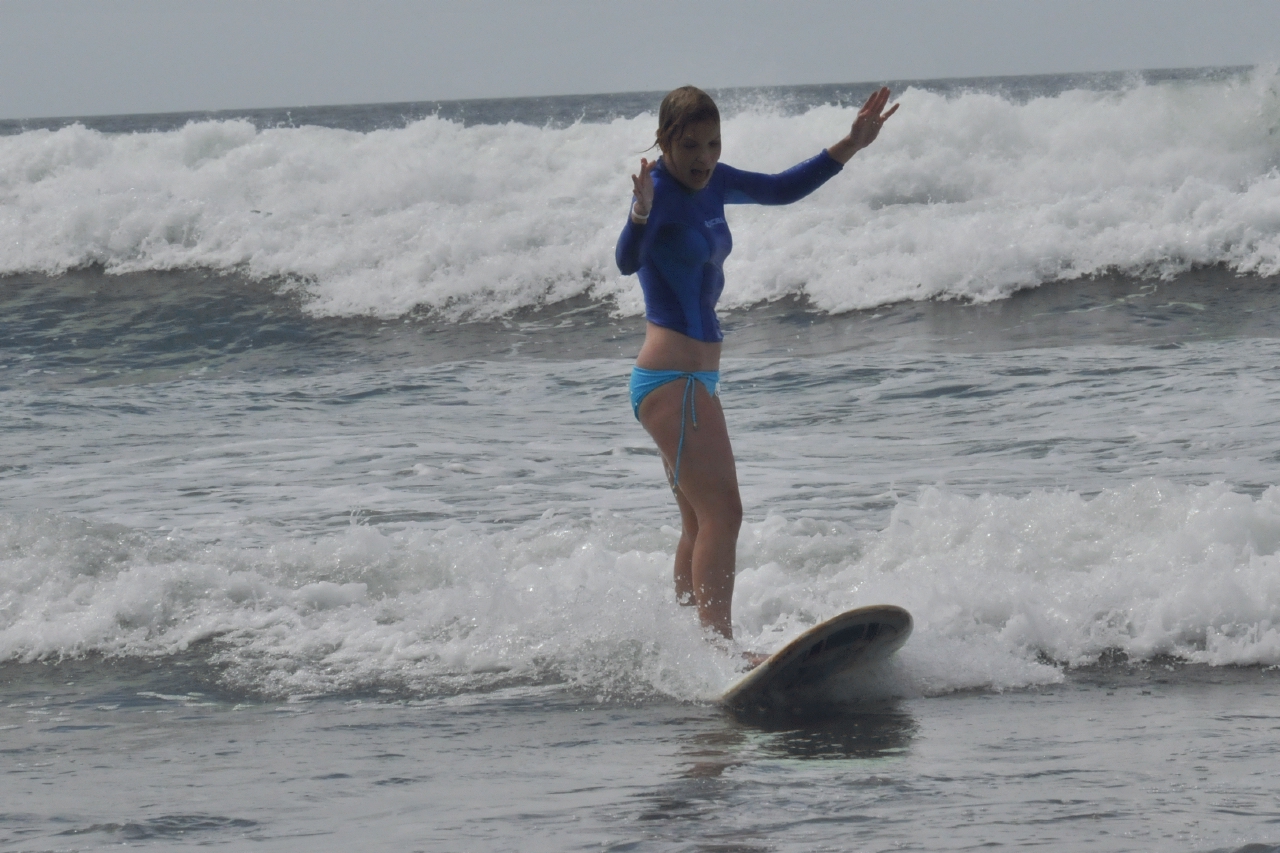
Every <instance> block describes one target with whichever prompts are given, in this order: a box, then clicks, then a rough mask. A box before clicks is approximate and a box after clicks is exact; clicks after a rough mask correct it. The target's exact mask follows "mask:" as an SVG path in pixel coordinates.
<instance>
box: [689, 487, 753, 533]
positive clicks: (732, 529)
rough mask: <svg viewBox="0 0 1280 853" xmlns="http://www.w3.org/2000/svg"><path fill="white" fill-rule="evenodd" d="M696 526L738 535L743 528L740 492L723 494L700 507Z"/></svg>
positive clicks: (704, 502)
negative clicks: (739, 529)
mask: <svg viewBox="0 0 1280 853" xmlns="http://www.w3.org/2000/svg"><path fill="white" fill-rule="evenodd" d="M695 524H696V525H698V526H702V527H710V528H715V529H716V530H718V531H724V532H726V533H733V534H734V535H735V536H736V535H737V532H738V528H740V527H741V526H742V498H741V497H740V496H739V495H738V490H737V489H733V490H732V491H726V492H722V493H721V494H718V495H716V496H715V497H714V498H712V499H711V500H707V501H703V502H702V505H701V506H699V507H698V512H697V521H696V522H695Z"/></svg>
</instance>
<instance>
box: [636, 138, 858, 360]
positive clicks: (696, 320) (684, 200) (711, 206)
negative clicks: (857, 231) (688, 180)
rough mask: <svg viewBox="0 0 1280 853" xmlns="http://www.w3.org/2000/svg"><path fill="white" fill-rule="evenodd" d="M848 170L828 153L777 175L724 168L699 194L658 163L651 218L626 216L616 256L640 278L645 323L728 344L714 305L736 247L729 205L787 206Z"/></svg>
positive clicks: (701, 339) (724, 166) (720, 169)
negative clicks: (728, 219) (641, 220)
mask: <svg viewBox="0 0 1280 853" xmlns="http://www.w3.org/2000/svg"><path fill="white" fill-rule="evenodd" d="M843 168H844V165H843V164H841V163H840V162H839V161H838V160H836V159H834V158H833V157H832V156H831V155H830V154H828V153H827V152H826V151H823V152H822V153H821V154H819V155H818V156H816V157H812V158H810V159H808V160H805V161H804V162H803V163H800V164H799V165H797V166H792V167H791V168H790V169H788V170H786V171H785V172H780V173H778V174H776V175H762V174H760V173H759V172H744V171H742V170H741V169H735V168H733V167H732V166H726V165H724V164H723V163H721V164H719V165H717V166H716V167H715V171H713V172H712V173H711V181H710V182H709V183H708V184H707V185H706V186H705V187H703V188H702V189H700V190H696V191H694V190H690V189H688V188H686V187H685V186H684V185H683V184H681V183H680V182H679V181H677V180H676V179H675V178H673V177H671V173H670V172H668V171H667V169H666V166H665V165H663V162H662V160H661V159H659V160H658V163H657V165H656V166H654V168H653V172H652V175H653V207H652V209H651V210H650V211H649V221H648V222H647V223H645V224H644V225H637V224H636V223H634V222H632V221H631V216H630V214H629V213H628V215H627V224H626V227H624V228H623V229H622V235H621V236H620V237H619V238H618V247H617V250H616V252H615V256H616V258H617V261H618V269H619V270H621V271H622V274H623V275H631V274H632V273H633V272H639V273H640V287H641V288H643V290H644V307H645V318H646V319H648V320H649V322H650V323H654V324H656V325H658V326H662V327H664V328H667V329H673V330H675V331H677V332H679V333H681V334H682V335H688V336H689V337H691V338H695V339H696V340H699V341H707V342H709V343H718V342H720V341H722V340H724V335H723V334H722V333H721V332H720V320H719V319H718V318H717V317H716V302H717V301H718V300H719V299H720V292H721V291H723V290H724V269H723V267H724V260H725V258H727V257H728V256H729V252H730V251H732V249H733V237H732V235H730V234H729V226H728V224H727V223H726V222H725V221H724V206H725V205H726V204H790V203H791V202H793V201H798V200H800V199H802V198H804V197H805V196H807V195H808V194H809V193H811V192H813V191H814V190H816V189H817V188H818V187H820V186H822V185H823V184H824V183H826V182H827V181H828V180H829V179H830V178H831V177H832V176H834V175H835V174H836V173H837V172H839V171H840V170H841V169H843Z"/></svg>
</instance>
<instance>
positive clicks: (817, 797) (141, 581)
mask: <svg viewBox="0 0 1280 853" xmlns="http://www.w3.org/2000/svg"><path fill="white" fill-rule="evenodd" d="M893 85H894V88H895V91H896V93H897V94H898V97H899V98H900V100H901V104H902V107H901V110H900V111H899V113H898V114H897V115H896V116H895V117H894V118H893V120H892V121H891V122H890V123H889V124H888V125H887V126H886V129H885V131H884V133H883V135H882V138H881V140H880V141H878V142H877V143H876V144H875V146H873V147H872V148H870V149H868V150H866V151H864V152H862V153H860V154H859V155H858V157H857V158H855V160H854V161H853V162H851V163H850V165H849V166H848V167H847V168H846V169H845V171H844V173H843V174H842V175H840V176H839V177H838V178H837V179H835V180H833V181H832V182H831V183H830V184H828V185H827V186H825V187H824V188H822V189H821V190H820V191H819V192H817V193H816V194H814V195H813V196H812V197H810V198H808V199H806V200H804V201H802V202H801V203H798V204H796V205H793V206H790V207H787V208H774V209H753V208H735V209H734V210H732V211H731V212H730V213H731V223H730V224H731V226H732V227H733V229H734V234H735V252H734V254H733V255H732V256H731V257H730V259H729V262H728V265H727V267H726V273H727V277H728V282H729V284H728V287H727V289H726V291H725V297H724V299H723V301H722V308H723V312H722V318H723V321H724V326H725V329H726V346H725V359H724V364H723V376H724V385H723V391H722V395H723V403H724V406H725V410H726V415H727V418H728V420H729V424H730V430H731V435H732V437H733V441H734V444H735V451H736V455H737V459H738V473H739V479H740V480H741V483H742V492H743V500H744V504H745V509H746V520H745V523H744V526H743V531H742V534H741V538H740V541H739V548H738V562H739V574H738V581H737V591H736V595H735V603H734V618H735V632H736V636H737V642H738V643H739V644H740V646H742V647H743V648H750V649H756V650H764V651H771V650H773V649H776V648H778V647H780V646H781V645H782V644H784V643H785V642H786V641H787V640H788V639H789V638H790V637H792V636H794V635H795V634H796V633H798V632H799V631H801V630H803V629H804V628H806V627H808V626H810V625H812V624H815V623H816V622H817V621H819V620H821V619H824V618H827V617H830V616H832V615H835V614H836V613H839V612H841V611H842V610H845V609H848V608H850V607H855V606H859V605H863V604H871V603H893V604H899V605H902V606H905V607H907V608H908V609H909V610H910V611H911V612H912V614H913V615H914V617H915V619H916V629H915V633H914V635H913V637H912V638H911V640H910V642H909V643H908V644H907V645H906V646H905V647H904V648H903V649H902V650H901V651H900V652H899V653H898V654H897V655H896V656H895V657H894V658H893V659H892V660H890V661H889V662H887V663H886V664H885V665H884V666H882V667H881V668H880V669H879V670H878V671H877V672H876V673H875V674H874V678H873V680H872V681H871V682H870V683H865V684H857V685H854V684H844V685H839V686H837V688H836V689H834V690H833V692H832V695H831V697H830V703H829V706H827V707H825V708H823V709H821V710H820V711H817V712H815V713H814V714H812V715H810V716H806V717H802V718H796V717H789V718H777V719H773V718H769V719H749V720H748V719H735V718H733V717H731V716H729V715H727V714H726V713H725V712H723V711H722V710H720V709H719V708H718V707H717V706H716V704H715V701H714V700H715V697H716V696H717V695H719V693H720V692H721V691H722V690H723V689H724V688H725V687H727V686H728V685H729V684H731V683H732V682H733V680H734V679H735V678H736V677H737V675H738V673H737V671H736V667H737V664H736V662H735V661H736V659H735V657H734V656H733V655H731V654H730V653H729V652H727V651H725V650H722V649H719V648H717V647H716V646H714V645H712V644H709V643H707V642H706V638H705V637H704V635H703V634H702V633H701V631H700V630H699V628H698V626H697V624H696V619H695V618H694V616H693V615H692V614H691V612H690V611H689V610H688V609H686V608H680V607H677V606H676V604H675V601H674V593H673V590H672V588H671V583H670V580H669V577H670V571H671V561H672V556H673V551H674V547H675V543H676V539H677V536H678V534H677V530H676V526H675V525H676V524H677V523H678V518H677V515H676V512H675V507H674V505H673V502H672V500H671V497H670V494H669V492H668V491H667V489H666V488H665V485H664V482H663V479H662V474H661V465H660V462H659V460H658V458H657V454H656V451H655V450H654V448H653V447H652V445H651V444H650V442H649V439H648V437H647V436H646V435H645V433H644V432H643V430H641V429H640V427H639V426H638V425H637V424H636V423H635V421H634V419H633V417H632V415H631V412H630V407H629V404H628V402H627V392H626V387H625V386H626V375H627V372H628V370H629V367H630V360H631V359H632V358H633V357H634V355H635V352H636V351H637V349H638V347H639V344H640V341H641V338H642V335H643V318H642V305H641V302H640V298H639V292H638V287H637V286H636V284H635V281H634V279H627V278H623V277H621V276H619V275H618V274H617V272H616V269H615V268H614V267H613V260H612V247H613V242H614V240H615V239H616V236H617V233H618V231H619V229H620V228H621V225H622V221H623V217H625V215H626V209H627V203H628V194H629V181H628V178H627V176H628V174H629V171H633V170H634V167H635V164H636V163H637V162H638V159H639V157H640V156H641V154H642V152H643V150H644V148H645V146H646V145H647V143H648V140H650V139H651V138H652V129H653V125H654V123H655V119H654V112H655V110H656V105H657V102H658V100H659V99H660V93H659V94H654V93H640V94H627V95H601V96H591V97H583V98H559V99H522V100H507V101H490V102H469V103H453V104H416V105H412V104H411V105H382V106H373V107H369V106H358V107H330V108H322V109H320V108H313V109H308V110H302V109H299V110H287V111H259V112H245V113H234V114H217V115H191V116H124V117H119V116H117V117H98V118H86V119H80V120H47V121H31V122H8V123H4V124H3V125H0V133H3V134H4V135H0V200H2V201H3V204H2V205H0V441H2V442H3V444H2V445H0V446H2V447H3V454H2V455H0V756H3V761H2V762H0V850H24V851H37V850H39V851H44V850H49V851H54V850H57V851H64V850H97V849H102V848H107V847H113V848H115V847H120V846H132V847H145V848H154V849H179V848H186V847H189V846H217V847H223V848H227V849H245V850H257V849H261V850H269V849H270V850H274V849H279V850H298V849H309V850H310V849H315V850H349V849H355V848H358V849H378V850H383V849H385V850H432V851H435V850H460V851H470V850H510V849H528V850H547V851H563V850H611V851H624V850H635V851H650V850H653V851H686V850H687V851H775V850H777V851H793V850H794V851H815V850H853V849H857V850H889V849H893V850H960V849H969V848H973V847H997V848H1005V849H1018V850H1021V849H1026V848H1031V847H1036V848H1042V849H1050V850H1078V849H1091V850H1105V851H1121V850H1153V849H1159V850H1186V851H1243V850H1248V851H1266V850H1275V849H1280V776H1278V775H1277V774H1276V772H1275V767H1276V766H1278V763H1280V762H1278V759H1280V710H1278V705H1277V699H1278V698H1280V672H1278V671H1277V667H1280V414H1278V413H1280V367H1277V365H1278V364H1280V319H1277V318H1278V317H1280V312H1278V309H1280V288H1278V287H1277V285H1280V72H1277V70H1276V69H1275V68H1256V69H1218V70H1207V71H1183V72H1161V73H1154V72H1153V73H1149V74H1142V75H1095V76H1087V77H1084V76H1081V77H1043V78H1016V79H996V80H965V81H954V80H953V81H923V82H909V83H903V84H893ZM871 88H872V84H867V85H861V86H859V85H847V86H836V85H833V86H823V87H800V88H793V89H779V90H752V91H729V92H722V93H717V95H718V97H719V99H720V101H721V103H722V106H723V107H724V112H725V119H724V137H725V153H724V159H725V161H726V162H730V163H733V164H734V165H736V166H739V167H742V168H749V169H757V170H762V171H770V170H777V169H781V168H784V167H786V166H789V165H791V164H793V163H794V162H796V161H798V160H800V159H802V158H804V157H807V156H810V155H812V154H813V153H814V152H815V151H817V150H818V149H820V148H821V147H822V146H823V145H826V144H829V143H831V142H834V141H835V140H836V139H837V138H839V136H840V135H841V134H842V133H843V132H844V129H845V128H846V127H847V125H848V123H849V122H850V121H851V120H852V116H853V113H854V111H855V109H856V105H857V104H858V103H859V102H860V101H861V99H862V98H863V97H865V95H866V93H867V92H869V91H870V90H871Z"/></svg>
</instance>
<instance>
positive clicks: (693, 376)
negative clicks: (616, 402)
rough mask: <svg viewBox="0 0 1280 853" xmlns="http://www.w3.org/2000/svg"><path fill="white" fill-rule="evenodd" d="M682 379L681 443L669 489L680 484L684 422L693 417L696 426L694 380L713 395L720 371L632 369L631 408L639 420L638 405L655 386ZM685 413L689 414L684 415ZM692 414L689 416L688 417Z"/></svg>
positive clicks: (695, 426)
mask: <svg viewBox="0 0 1280 853" xmlns="http://www.w3.org/2000/svg"><path fill="white" fill-rule="evenodd" d="M681 379H683V380H684V400H683V402H681V404H680V444H679V445H678V446H677V447H676V469H675V471H673V472H672V473H671V488H672V490H673V491H674V490H675V488H676V487H677V486H679V485H680V457H681V455H683V453H684V424H685V421H687V420H690V419H692V421H693V428H694V429H697V428H698V410H697V407H695V406H694V404H693V383H694V380H697V381H698V382H701V383H702V387H704V388H706V389H707V393H708V394H710V395H711V396H712V397H714V396H716V393H717V392H718V391H719V389H720V371H718V370H694V371H684V370H646V369H645V368H643V367H633V368H631V411H632V412H633V413H634V414H635V416H636V420H640V404H641V403H643V402H644V398H645V397H648V396H649V395H650V394H651V393H653V391H654V390H655V389H657V388H661V387H662V386H663V385H666V384H667V383H668V382H679V381H680V380H681ZM686 412H687V413H688V414H686ZM690 416H692V418H691V417H690Z"/></svg>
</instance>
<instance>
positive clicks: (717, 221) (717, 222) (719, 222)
mask: <svg viewBox="0 0 1280 853" xmlns="http://www.w3.org/2000/svg"><path fill="white" fill-rule="evenodd" d="M702 224H703V225H705V226H707V227H708V228H715V227H716V226H717V225H724V224H725V221H724V217H723V216H717V217H716V218H715V219H708V220H707V221H706V222H704V223H702Z"/></svg>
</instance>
